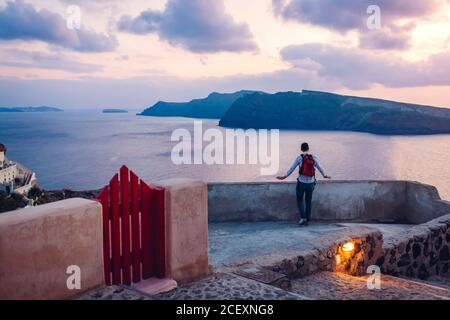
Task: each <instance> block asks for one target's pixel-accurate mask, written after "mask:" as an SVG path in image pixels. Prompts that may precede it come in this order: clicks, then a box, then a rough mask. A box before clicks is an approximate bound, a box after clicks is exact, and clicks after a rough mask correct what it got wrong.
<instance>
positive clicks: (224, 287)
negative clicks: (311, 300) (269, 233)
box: [156, 273, 307, 300]
mask: <svg viewBox="0 0 450 320" xmlns="http://www.w3.org/2000/svg"><path fill="white" fill-rule="evenodd" d="M156 298H158V299H161V300H217V299H219V300H305V299H307V298H306V297H304V296H303V295H301V294H293V293H289V292H287V291H285V290H282V289H279V288H277V287H273V286H270V285H266V284H263V283H260V282H257V281H254V280H250V279H247V278H243V277H240V276H237V275H232V274H226V273H217V274H215V275H213V276H210V277H208V278H205V279H203V280H200V281H196V282H194V283H190V284H185V285H182V286H180V287H178V288H177V289H175V290H173V291H171V292H168V293H163V294H160V295H157V296H156Z"/></svg>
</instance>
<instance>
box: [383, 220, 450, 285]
mask: <svg viewBox="0 0 450 320" xmlns="http://www.w3.org/2000/svg"><path fill="white" fill-rule="evenodd" d="M449 263H450V214H449V215H445V216H442V217H439V218H437V219H434V220H432V221H429V222H427V223H424V224H421V225H418V226H415V227H413V228H411V229H409V230H407V231H405V232H402V233H399V234H397V235H395V236H393V237H391V238H389V239H386V240H385V243H384V246H383V252H382V255H381V256H380V257H379V259H378V260H377V262H376V264H377V265H379V266H380V267H381V270H382V272H383V273H385V274H390V275H393V276H400V275H401V276H407V277H414V278H420V279H426V278H427V277H429V276H434V275H438V276H443V277H448V276H449Z"/></svg>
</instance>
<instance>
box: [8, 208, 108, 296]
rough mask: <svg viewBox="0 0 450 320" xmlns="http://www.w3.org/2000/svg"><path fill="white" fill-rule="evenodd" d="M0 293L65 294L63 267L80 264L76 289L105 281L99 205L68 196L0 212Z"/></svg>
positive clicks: (65, 285) (22, 294)
mask: <svg viewBox="0 0 450 320" xmlns="http://www.w3.org/2000/svg"><path fill="white" fill-rule="evenodd" d="M0 261H1V263H0V299H64V298H68V297H71V296H73V295H75V294H78V293H80V291H79V290H69V289H68V288H67V284H66V282H67V278H68V277H69V275H67V274H66V271H67V268H68V267H69V266H71V265H76V266H79V267H80V269H81V290H82V291H87V290H90V289H92V288H95V287H97V286H100V285H103V284H104V275H103V228H102V209H101V206H100V204H99V203H97V202H95V201H90V200H85V199H70V200H64V201H60V202H55V203H52V204H47V205H43V206H39V207H34V208H27V209H22V210H18V211H14V212H9V213H4V214H2V215H0Z"/></svg>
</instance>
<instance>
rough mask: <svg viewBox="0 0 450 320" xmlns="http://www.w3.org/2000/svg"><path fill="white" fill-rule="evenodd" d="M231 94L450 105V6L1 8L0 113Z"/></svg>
mask: <svg viewBox="0 0 450 320" xmlns="http://www.w3.org/2000/svg"><path fill="white" fill-rule="evenodd" d="M72 5H76V6H78V7H79V9H80V18H81V19H80V22H81V27H80V29H70V28H68V27H67V22H68V21H69V24H72V25H74V22H76V21H77V19H76V17H77V15H76V11H71V10H68V8H70V6H72ZM370 5H378V7H379V8H380V9H381V26H380V28H376V29H374V28H368V27H367V20H368V18H369V17H370V15H369V14H368V13H367V8H368V7H369V6H370ZM371 21H372V22H373V21H374V20H371ZM75 25H76V23H75ZM240 89H255V90H264V91H267V92H276V91H288V90H295V91H300V90H302V89H313V90H327V91H333V92H339V93H344V94H354V95H361V96H371V97H380V98H386V99H393V100H399V101H408V102H415V103H422V104H431V105H436V106H443V107H450V0H407V1H405V0H247V1H242V0H146V1H144V0H130V1H122V0H97V1H89V0H59V1H57V0H6V1H5V0H0V106H22V105H33V106H36V105H51V106H60V107H64V108H104V107H124V108H135V109H142V108H143V107H146V106H148V105H151V104H153V103H154V102H156V101H158V100H169V101H182V100H187V99H192V98H197V97H203V96H206V95H207V94H208V93H209V92H212V91H219V92H231V91H235V90H240Z"/></svg>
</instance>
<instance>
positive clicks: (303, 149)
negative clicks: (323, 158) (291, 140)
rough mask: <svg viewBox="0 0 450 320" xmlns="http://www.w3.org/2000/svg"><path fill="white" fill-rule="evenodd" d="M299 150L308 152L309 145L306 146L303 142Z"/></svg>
mask: <svg viewBox="0 0 450 320" xmlns="http://www.w3.org/2000/svg"><path fill="white" fill-rule="evenodd" d="M301 149H302V151H303V152H306V151H309V144H307V143H306V142H303V143H302V147H301Z"/></svg>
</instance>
